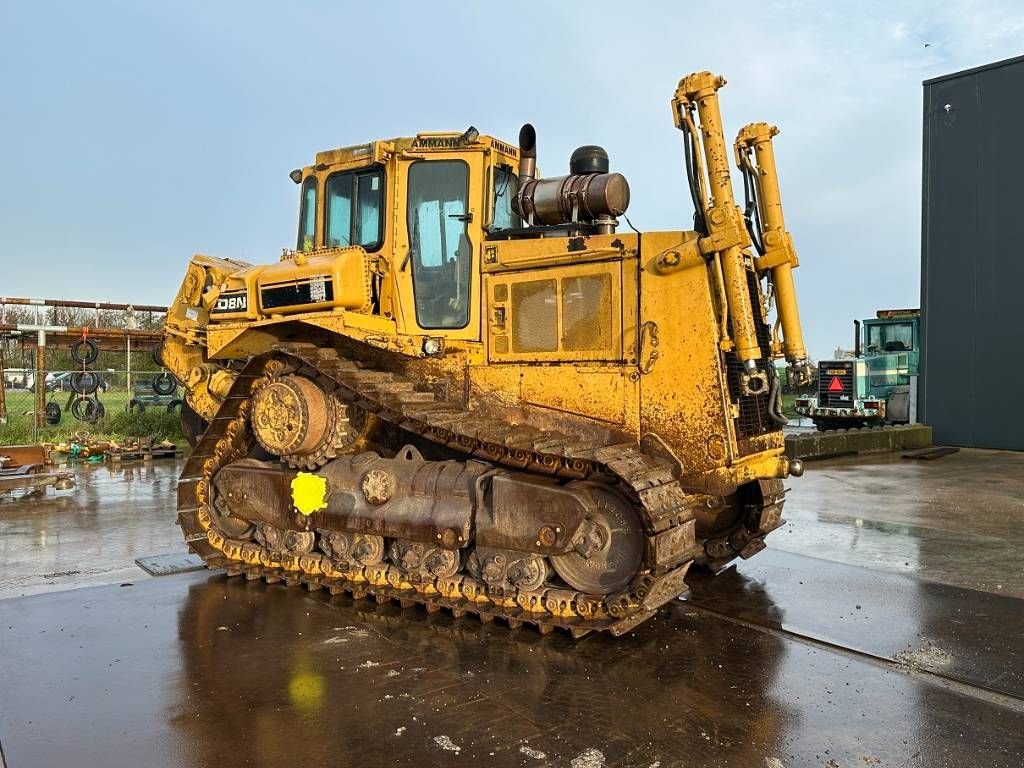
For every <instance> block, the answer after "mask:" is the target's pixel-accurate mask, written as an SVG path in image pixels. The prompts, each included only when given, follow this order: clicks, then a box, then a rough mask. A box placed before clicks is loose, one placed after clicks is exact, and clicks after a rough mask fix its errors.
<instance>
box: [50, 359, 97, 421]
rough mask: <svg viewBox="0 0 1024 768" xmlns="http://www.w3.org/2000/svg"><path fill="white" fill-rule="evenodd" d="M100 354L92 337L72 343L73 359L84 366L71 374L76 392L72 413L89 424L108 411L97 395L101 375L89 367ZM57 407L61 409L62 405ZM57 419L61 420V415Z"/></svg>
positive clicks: (72, 384) (72, 389) (72, 386)
mask: <svg viewBox="0 0 1024 768" xmlns="http://www.w3.org/2000/svg"><path fill="white" fill-rule="evenodd" d="M99 356H100V348H99V347H98V346H97V345H96V342H94V341H92V340H91V339H79V340H78V341H76V342H75V343H74V344H72V345H71V359H72V360H74V361H75V362H76V363H78V364H79V365H81V366H82V370H80V371H75V372H74V373H72V374H71V381H70V384H71V391H72V392H74V393H75V398H74V400H73V401H72V402H71V415H72V416H74V417H75V418H76V419H78V420H79V421H84V422H86V423H87V424H94V423H96V422H97V421H99V420H100V419H101V418H103V414H104V413H106V409H105V408H104V407H103V403H101V402H100V401H99V398H98V397H97V396H96V391H97V390H98V389H99V388H100V375H99V374H98V373H96V372H95V371H92V370H90V369H89V366H90V365H92V364H93V363H95V362H96V360H97V358H99ZM54 405H56V403H54ZM57 408H58V410H59V409H60V406H57ZM57 420H58V421H59V420H60V417H59V415H58V419H57Z"/></svg>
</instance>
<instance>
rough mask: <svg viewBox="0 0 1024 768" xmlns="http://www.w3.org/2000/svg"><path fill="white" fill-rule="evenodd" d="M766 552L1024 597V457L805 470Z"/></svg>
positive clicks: (857, 461) (889, 459) (990, 454)
mask: <svg viewBox="0 0 1024 768" xmlns="http://www.w3.org/2000/svg"><path fill="white" fill-rule="evenodd" d="M807 467H808V471H807V473H806V474H805V475H804V477H802V478H800V479H799V480H789V481H787V485H788V486H789V487H790V489H791V490H790V493H789V494H787V497H786V508H785V513H784V517H785V518H786V520H787V521H788V524H787V525H786V526H785V527H784V528H782V529H781V530H780V531H778V532H777V533H775V534H773V535H772V536H771V537H770V538H769V542H770V545H771V546H772V547H774V548H777V549H785V550H787V551H790V552H796V553H798V554H806V555H812V556H814V557H820V558H825V559H827V560H835V561H837V562H843V563H848V564H851V565H857V566H861V567H868V568H877V569H881V570H888V571H895V572H903V573H913V574H915V575H917V576H921V577H923V578H925V579H929V580H932V581H940V582H943V583H946V584H953V585H958V586H965V587H970V588H972V589H978V590H984V591H988V592H996V593H998V594H1006V595H1013V596H1015V597H1024V558H1021V556H1020V553H1021V552H1022V551H1024V453H1020V452H1013V451H982V450H961V451H960V452H958V453H955V454H952V455H951V456H946V457H944V458H942V459H938V460H935V461H914V460H908V459H901V458H900V456H899V454H882V455H878V456H851V457H846V458H840V459H831V460H826V461H815V462H809V463H808V465H807Z"/></svg>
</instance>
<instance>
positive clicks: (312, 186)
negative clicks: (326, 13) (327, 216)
mask: <svg viewBox="0 0 1024 768" xmlns="http://www.w3.org/2000/svg"><path fill="white" fill-rule="evenodd" d="M315 233H316V177H315V176H309V177H307V178H306V180H305V181H304V182H302V193H301V195H300V197H299V239H298V242H297V243H296V245H295V249H296V250H297V251H311V250H313V245H314V243H313V238H314V236H315Z"/></svg>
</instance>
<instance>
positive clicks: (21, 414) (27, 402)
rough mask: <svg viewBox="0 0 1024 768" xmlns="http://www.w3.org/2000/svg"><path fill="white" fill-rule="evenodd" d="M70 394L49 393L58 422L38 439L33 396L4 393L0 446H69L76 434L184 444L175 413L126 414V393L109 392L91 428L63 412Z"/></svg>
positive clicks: (154, 408)
mask: <svg viewBox="0 0 1024 768" xmlns="http://www.w3.org/2000/svg"><path fill="white" fill-rule="evenodd" d="M69 394H70V393H69V392H54V393H48V395H47V402H49V401H51V400H52V401H54V402H56V403H57V404H58V405H60V407H61V411H62V414H61V420H60V423H59V424H55V425H53V426H50V425H46V426H44V427H43V428H42V429H41V430H40V432H39V435H38V437H37V436H36V434H35V430H34V426H33V420H34V418H35V417H34V415H33V414H32V411H33V410H34V409H35V395H34V394H33V393H31V392H27V391H25V390H7V398H6V399H7V424H0V445H23V444H27V443H35V442H46V443H62V442H70V441H72V440H73V439H74V437H75V435H76V434H80V433H85V432H88V433H89V434H90V435H91V436H92V437H94V438H96V439H99V440H115V441H116V440H120V439H122V438H125V437H153V438H154V439H155V440H171V441H172V442H175V443H178V444H179V445H180V444H183V443H184V442H185V439H184V436H183V435H182V433H181V422H180V420H179V416H178V413H177V412H174V413H167V410H166V409H165V408H164V407H162V406H151V407H148V408H146V410H145V411H144V412H143V413H128V407H127V406H128V401H129V400H130V399H131V398H130V396H129V394H128V391H127V390H126V389H116V388H111V389H109V390H107V391H106V392H101V393H100V394H99V399H100V402H102V403H103V407H104V408H105V409H106V413H105V414H104V416H103V418H102V419H100V420H99V421H97V422H96V423H94V424H88V423H86V422H84V421H79V420H78V419H76V418H75V417H74V416H73V415H72V414H71V412H70V411H69V410H67V409H66V407H65V406H66V405H67V403H68V395H69Z"/></svg>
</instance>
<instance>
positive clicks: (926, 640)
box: [688, 550, 1024, 700]
mask: <svg viewBox="0 0 1024 768" xmlns="http://www.w3.org/2000/svg"><path fill="white" fill-rule="evenodd" d="M690 584H691V587H692V591H691V593H690V595H689V597H688V599H689V601H690V602H692V603H693V604H694V605H698V606H701V607H702V608H705V609H707V610H711V611H714V612H715V613H718V614H721V615H724V616H729V617H733V618H738V619H742V620H744V621H749V622H753V623H755V624H757V625H758V626H763V627H769V628H777V629H781V630H785V631H786V632H789V633H793V634H796V635H799V636H802V637H808V638H814V639H816V640H820V641H822V642H825V643H829V644H832V645H835V646H838V647H840V648H844V649H849V650H853V651H857V652H859V653H863V654H868V655H871V656H874V657H876V658H879V659H885V660H889V661H894V662H897V663H899V664H902V665H904V666H906V667H909V668H912V669H915V670H927V671H928V672H931V673H934V674H936V675H940V676H942V677H945V678H948V679H950V680H956V681H960V682H963V683H966V684H968V685H972V686H978V687H983V688H986V689H988V690H991V691H994V692H996V693H999V694H1005V695H1008V696H1012V697H1016V698H1019V699H1021V700H1024V601H1021V600H1020V599H1018V598H1012V597H1007V596H1004V595H996V594H991V593H988V592H978V591H975V590H971V589H961V588H958V587H950V586H947V585H945V584H938V583H935V582H929V581H923V580H921V579H915V578H911V577H909V576H904V575H898V574H890V573H881V572H878V571H870V570H868V569H866V568H855V567H852V566H847V565H841V564H839V563H832V562H828V561H826V560H818V559H815V558H809V557H803V556H800V555H792V554H789V553H786V552H781V551H778V550H766V551H765V552H763V553H762V554H761V556H759V557H757V558H753V559H751V560H748V561H740V562H739V563H737V564H736V565H735V566H731V567H730V568H728V569H726V571H725V572H723V573H721V574H719V575H718V576H711V575H710V574H706V573H704V574H702V573H701V572H697V573H695V574H693V577H692V578H691V579H690Z"/></svg>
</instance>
